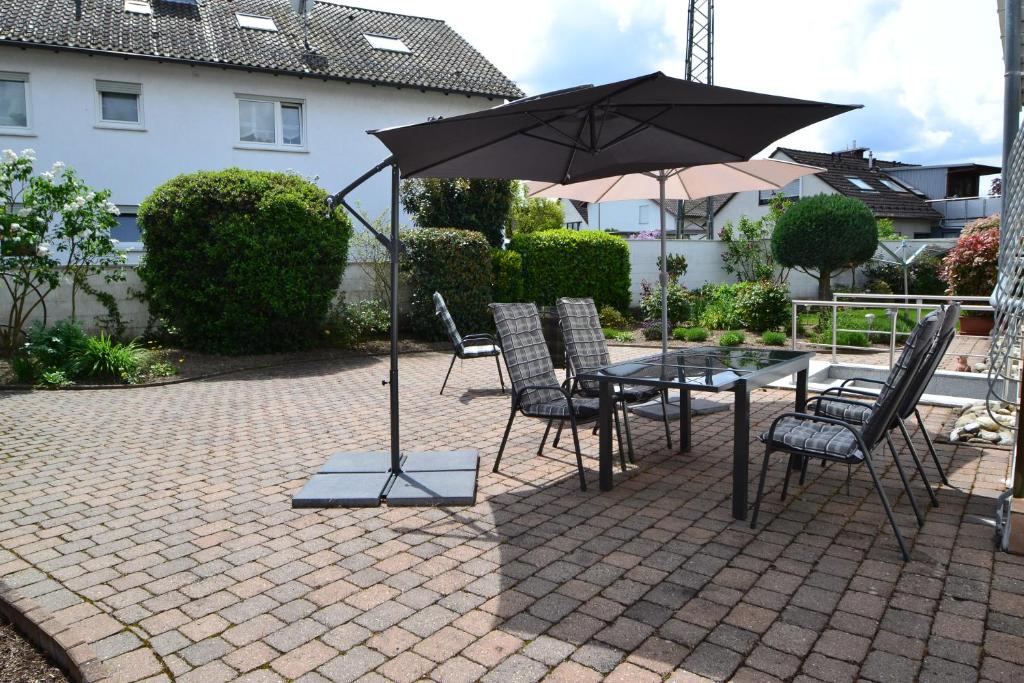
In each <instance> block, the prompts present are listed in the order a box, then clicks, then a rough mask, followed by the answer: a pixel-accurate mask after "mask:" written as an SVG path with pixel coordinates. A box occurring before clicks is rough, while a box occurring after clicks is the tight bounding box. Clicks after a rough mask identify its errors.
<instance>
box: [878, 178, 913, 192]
mask: <svg viewBox="0 0 1024 683" xmlns="http://www.w3.org/2000/svg"><path fill="white" fill-rule="evenodd" d="M881 181H882V184H883V185H885V186H886V187H888V188H889V189H890V190H892V191H893V192H906V191H907V188H905V187H903V186H902V185H900V184H899V183H897V182H896V181H895V180H889V179H888V178H881Z"/></svg>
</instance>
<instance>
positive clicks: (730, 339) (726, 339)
mask: <svg viewBox="0 0 1024 683" xmlns="http://www.w3.org/2000/svg"><path fill="white" fill-rule="evenodd" d="M745 339H746V336H745V335H744V334H743V333H742V332H740V331H738V330H737V331H732V332H726V333H725V334H723V335H722V336H721V337H719V339H718V345H719V346H739V345H740V344H742V343H743V342H744V340H745Z"/></svg>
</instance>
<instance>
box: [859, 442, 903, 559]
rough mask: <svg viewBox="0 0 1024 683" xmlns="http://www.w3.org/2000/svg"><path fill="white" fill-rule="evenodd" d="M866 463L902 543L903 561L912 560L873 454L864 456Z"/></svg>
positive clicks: (898, 540)
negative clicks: (890, 505)
mask: <svg viewBox="0 0 1024 683" xmlns="http://www.w3.org/2000/svg"><path fill="white" fill-rule="evenodd" d="M864 464H866V465H867V466H868V472H869V473H870V474H871V480H872V481H874V483H875V490H876V491H878V497H879V498H880V499H881V500H882V507H883V508H885V516H886V517H888V518H889V524H890V525H891V526H892V531H893V533H894V534H896V542H897V543H899V545H900V552H901V553H903V561H904V562H909V561H910V553H908V552H907V544H906V543H904V542H903V534H901V533H900V528H899V527H898V526H896V518H895V517H894V516H893V514H892V508H891V507H889V499H888V498H887V497H886V495H885V489H883V488H882V482H881V481H879V479H878V474H877V473H876V472H875V466H874V465H873V464H871V455H870V454H868V455H867V456H866V457H865V458H864Z"/></svg>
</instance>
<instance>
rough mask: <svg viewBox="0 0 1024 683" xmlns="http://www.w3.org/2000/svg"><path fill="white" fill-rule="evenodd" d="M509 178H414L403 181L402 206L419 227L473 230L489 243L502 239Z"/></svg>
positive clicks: (509, 199)
mask: <svg viewBox="0 0 1024 683" xmlns="http://www.w3.org/2000/svg"><path fill="white" fill-rule="evenodd" d="M512 194H513V193H512V181H509V180H468V179H466V178H414V179H411V180H406V181H403V182H402V190H401V199H402V208H404V209H405V210H406V211H408V212H409V213H410V214H412V219H413V222H414V223H415V224H416V225H417V226H419V227H421V228H461V229H465V230H476V231H477V232H481V233H483V234H484V236H485V237H486V238H487V242H488V243H489V244H490V245H491V246H492V247H498V246H501V243H502V242H503V241H504V236H503V235H502V228H503V227H504V226H505V225H507V224H508V219H509V213H510V212H511V210H512V201H513V197H512Z"/></svg>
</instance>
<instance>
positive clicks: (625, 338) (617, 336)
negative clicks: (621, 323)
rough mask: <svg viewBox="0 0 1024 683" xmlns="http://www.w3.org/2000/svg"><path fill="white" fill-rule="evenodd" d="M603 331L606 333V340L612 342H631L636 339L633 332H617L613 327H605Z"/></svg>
mask: <svg viewBox="0 0 1024 683" xmlns="http://www.w3.org/2000/svg"><path fill="white" fill-rule="evenodd" d="M601 331H602V332H603V333H604V338H605V339H609V340H611V341H617V342H631V341H633V339H634V337H633V333H632V332H626V331H624V330H616V329H614V328H611V327H604V328H601Z"/></svg>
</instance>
